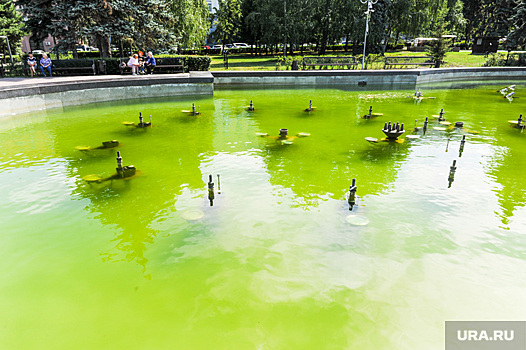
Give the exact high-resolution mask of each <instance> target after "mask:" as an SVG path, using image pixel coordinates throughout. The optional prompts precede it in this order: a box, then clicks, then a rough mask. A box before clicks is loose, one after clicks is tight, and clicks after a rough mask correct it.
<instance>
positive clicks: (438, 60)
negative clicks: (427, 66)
mask: <svg viewBox="0 0 526 350" xmlns="http://www.w3.org/2000/svg"><path fill="white" fill-rule="evenodd" d="M446 14H447V6H446V5H445V4H444V5H443V6H442V8H440V9H438V11H437V20H436V22H435V23H434V27H433V36H434V37H435V39H436V40H433V41H431V42H430V43H429V49H428V54H429V55H430V56H433V59H434V60H435V68H440V65H441V64H442V61H443V60H444V57H446V53H447V52H448V51H449V45H450V40H449V39H446V38H444V35H445V34H446V26H447V22H446V20H445V17H446Z"/></svg>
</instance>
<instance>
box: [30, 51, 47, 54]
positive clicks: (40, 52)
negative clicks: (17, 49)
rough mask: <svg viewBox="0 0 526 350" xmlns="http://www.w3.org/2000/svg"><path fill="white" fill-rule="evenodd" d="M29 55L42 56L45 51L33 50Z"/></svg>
mask: <svg viewBox="0 0 526 350" xmlns="http://www.w3.org/2000/svg"><path fill="white" fill-rule="evenodd" d="M31 53H32V54H33V55H43V54H45V53H46V51H44V50H33V51H32V52H31Z"/></svg>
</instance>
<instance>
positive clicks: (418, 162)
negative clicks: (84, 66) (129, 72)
mask: <svg viewBox="0 0 526 350" xmlns="http://www.w3.org/2000/svg"><path fill="white" fill-rule="evenodd" d="M501 87H502V86H486V87H481V88H476V89H475V88H473V89H463V90H428V91H425V95H426V96H434V97H436V99H428V100H423V101H421V103H415V102H414V101H413V99H412V98H408V96H410V95H411V93H412V92H410V91H380V92H370V93H363V92H349V91H343V90H337V89H334V90H331V89H301V90H280V89H274V90H254V91H242V90H228V91H221V90H220V91H216V92H215V96H214V97H211V96H206V97H203V96H200V97H196V96H194V97H184V98H176V97H173V98H166V99H158V100H153V101H152V100H151V101H143V100H139V101H132V100H130V101H125V102H114V103H101V104H93V105H87V106H82V107H74V108H67V109H64V110H49V111H41V112H34V113H31V114H30V115H21V116H14V117H9V118H3V119H2V120H1V121H2V123H1V124H0V145H1V147H2V152H1V153H0V199H1V200H0V239H1V244H0V271H1V272H2V278H1V280H0V348H1V349H375V350H378V349H386V350H387V349H443V348H444V340H443V339H444V321H446V320H523V319H524V315H525V314H526V303H524V302H522V297H523V296H524V293H525V292H526V272H525V271H526V238H525V236H524V234H525V232H526V215H525V214H526V209H525V203H526V190H525V188H524V179H523V171H524V169H525V165H526V147H524V145H525V144H526V133H521V131H520V130H518V129H514V128H512V127H510V126H509V124H508V122H507V121H508V120H510V119H517V118H518V116H519V114H521V113H523V114H526V95H524V92H526V87H525V86H518V87H517V93H516V96H519V98H517V99H515V100H514V101H513V102H512V103H510V102H508V101H507V100H505V99H503V98H501V97H500V94H498V93H496V90H498V89H499V88H501ZM251 99H252V100H254V104H255V107H256V109H257V110H256V111H255V112H254V113H248V112H246V111H245V106H246V105H248V104H249V101H250V100H251ZM310 99H312V100H313V106H315V107H316V110H315V111H314V112H312V113H306V112H304V111H303V109H305V108H306V107H307V106H308V103H309V100H310ZM192 102H195V103H196V106H197V105H199V106H200V110H201V112H202V115H200V116H199V117H193V116H188V115H186V114H184V113H182V112H181V110H187V109H190V108H191V104H192ZM370 105H373V106H374V111H373V112H380V113H384V115H383V116H381V117H378V118H376V119H371V120H365V119H361V118H360V116H361V115H363V114H366V112H367V109H368V108H369V106H370ZM441 108H444V110H445V112H446V118H447V120H449V121H451V122H453V123H454V122H455V121H462V122H464V123H465V128H464V130H460V129H454V130H448V131H437V130H433V127H435V126H438V124H437V122H436V121H435V120H432V121H431V122H430V124H429V129H428V130H427V132H426V134H425V135H422V133H421V132H420V133H419V134H420V135H422V137H421V138H420V139H417V140H406V141H405V142H404V143H389V142H379V143H369V142H367V141H365V140H364V138H365V137H375V138H382V137H383V134H382V132H381V129H382V128H383V125H384V122H386V121H393V122H396V121H398V122H403V123H405V127H406V129H408V132H407V133H406V134H411V133H412V132H411V130H412V128H413V126H414V121H415V119H417V120H418V125H419V126H422V125H423V123H424V119H425V117H431V115H433V114H438V113H439V112H440V109H441ZM139 112H142V113H143V114H144V115H145V116H146V119H147V120H148V116H149V115H150V114H151V115H152V118H153V123H154V127H152V128H149V129H138V128H134V127H126V126H124V125H123V124H122V122H124V121H134V122H136V121H138V114H139ZM280 128H288V129H289V133H290V134H291V135H295V134H297V133H299V132H306V133H310V134H311V136H310V137H305V138H297V139H294V141H293V142H294V143H293V144H292V145H281V144H280V143H278V142H277V141H275V140H274V139H271V138H264V137H258V136H256V133H269V134H271V135H274V136H276V135H277V134H278V133H279V129H280ZM466 129H468V130H466ZM468 131H478V132H479V133H478V134H477V133H470V132H468ZM462 135H466V140H467V141H466V145H465V147H464V152H463V153H462V155H461V156H460V155H459V147H460V140H461V137H462ZM402 138H405V136H403V137H402ZM448 138H449V139H450V141H449V143H448ZM112 139H117V140H119V141H120V143H121V146H120V147H119V148H117V149H111V150H92V151H89V152H81V151H78V150H76V149H75V147H76V146H80V145H85V146H92V147H96V146H99V145H100V144H101V142H102V141H106V140H112ZM117 150H119V151H120V152H121V154H122V157H123V159H124V165H130V164H133V165H135V166H136V167H137V169H139V170H140V175H139V176H137V177H135V178H132V179H130V180H115V181H113V182H110V181H108V182H104V183H101V184H91V185H90V184H88V183H86V182H85V181H84V180H82V177H83V176H86V175H89V174H100V175H101V176H104V177H106V176H110V175H112V174H113V173H115V168H116V160H115V157H116V151H117ZM453 160H456V161H457V163H456V165H457V171H456V173H455V177H454V181H453V182H452V183H451V185H450V184H449V182H448V175H449V170H450V166H451V164H452V162H453ZM209 174H213V177H214V182H215V191H216V192H215V200H214V202H213V204H214V205H213V206H212V207H211V206H210V202H209V200H208V191H207V182H208V175H209ZM217 174H220V186H221V193H220V194H219V193H217V190H218V181H217ZM352 178H356V179H357V185H358V192H357V196H358V198H357V201H356V205H355V206H354V208H353V210H352V211H349V206H348V204H347V200H346V194H347V191H348V188H349V186H350V184H351V181H352ZM349 215H357V216H360V217H363V218H366V219H367V220H368V222H369V223H368V224H367V225H363V226H354V225H352V224H351V223H349V220H350V219H351V218H349V217H348V216H349ZM191 216H194V217H193V218H192V217H191ZM199 216H202V217H201V218H198V219H195V217H199Z"/></svg>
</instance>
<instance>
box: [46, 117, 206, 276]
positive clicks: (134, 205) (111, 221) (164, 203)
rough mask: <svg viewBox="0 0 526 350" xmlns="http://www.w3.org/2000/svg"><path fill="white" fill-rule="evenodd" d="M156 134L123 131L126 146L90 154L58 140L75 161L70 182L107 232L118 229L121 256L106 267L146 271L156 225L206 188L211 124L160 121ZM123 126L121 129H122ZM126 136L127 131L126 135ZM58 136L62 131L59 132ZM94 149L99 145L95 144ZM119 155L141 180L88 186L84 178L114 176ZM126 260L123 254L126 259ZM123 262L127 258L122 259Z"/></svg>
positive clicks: (115, 254)
mask: <svg viewBox="0 0 526 350" xmlns="http://www.w3.org/2000/svg"><path fill="white" fill-rule="evenodd" d="M157 119H158V122H157V124H154V127H155V129H151V130H138V131H140V132H137V133H136V134H137V135H135V133H133V132H130V131H129V129H128V131H125V132H126V133H128V134H129V136H128V137H126V135H125V134H123V133H122V131H121V130H120V129H117V131H118V132H120V136H119V137H120V138H121V140H119V141H121V146H120V147H119V148H117V149H104V150H96V151H90V152H88V153H83V152H78V151H77V152H76V153H72V151H71V145H70V144H69V143H68V142H64V143H63V142H61V139H60V137H57V140H56V148H57V149H59V150H60V151H59V152H61V153H63V154H67V155H70V158H71V159H72V160H71V161H70V162H69V173H70V176H74V177H78V178H79V181H78V182H77V187H76V189H75V191H74V193H75V194H76V195H79V196H81V197H82V198H87V199H89V200H90V205H89V206H88V207H87V208H86V209H87V210H89V211H90V212H92V213H94V214H96V216H95V217H96V218H97V219H99V220H100V221H101V222H102V223H103V224H104V225H105V226H110V227H112V228H114V232H115V238H114V239H113V240H112V241H114V242H115V247H114V248H116V249H117V250H113V249H112V251H109V252H106V253H103V254H102V255H103V256H104V258H103V260H104V261H115V262H117V261H136V262H137V263H138V264H139V265H141V266H142V267H143V272H145V270H146V264H147V262H148V259H147V258H146V256H145V253H146V250H147V245H148V244H151V243H152V242H153V241H154V239H155V238H156V235H157V234H158V231H157V230H156V229H154V228H152V227H151V226H152V222H153V221H154V220H155V219H156V218H157V217H158V216H159V215H163V214H165V213H166V211H167V210H168V211H169V210H171V208H173V206H174V203H175V200H176V197H177V196H178V195H180V194H181V193H182V191H183V190H184V188H189V189H198V188H202V187H203V186H204V183H203V181H202V176H201V171H200V165H201V161H200V155H201V154H203V153H206V152H207V151H210V149H211V146H210V144H211V140H212V132H211V130H212V127H213V126H212V125H211V122H210V121H209V120H208V119H206V117H202V118H201V119H199V120H197V119H196V120H195V122H194V123H191V122H188V121H187V120H182V119H177V118H173V117H172V118H171V119H170V118H167V119H165V120H162V119H161V118H157ZM119 127H122V128H125V127H124V126H121V125H117V128H119ZM125 130H126V129H125ZM56 134H57V135H63V131H60V130H57V132H56ZM94 143H95V144H96V143H97V139H96V138H94ZM117 150H120V151H121V154H122V156H123V158H124V165H130V164H133V165H135V166H136V168H137V169H138V171H140V173H141V174H140V175H139V176H136V177H134V178H131V179H124V180H113V181H107V182H103V183H101V184H97V183H93V184H88V183H86V182H84V181H83V180H80V178H81V177H82V176H84V175H88V174H93V173H99V174H101V173H104V174H105V175H111V174H113V173H115V168H116V165H117V163H116V160H115V157H116V151H117ZM121 254H124V256H122V255H121ZM119 256H122V257H120V258H119Z"/></svg>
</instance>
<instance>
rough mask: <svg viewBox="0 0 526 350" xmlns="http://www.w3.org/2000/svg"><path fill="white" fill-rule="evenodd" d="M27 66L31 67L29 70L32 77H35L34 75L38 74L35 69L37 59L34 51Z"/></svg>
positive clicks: (28, 59)
mask: <svg viewBox="0 0 526 350" xmlns="http://www.w3.org/2000/svg"><path fill="white" fill-rule="evenodd" d="M27 66H28V68H29V72H30V73H31V78H33V76H34V75H36V74H37V71H36V70H35V67H36V66H37V59H36V57H34V56H33V54H32V53H30V54H29V57H28V58H27Z"/></svg>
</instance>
